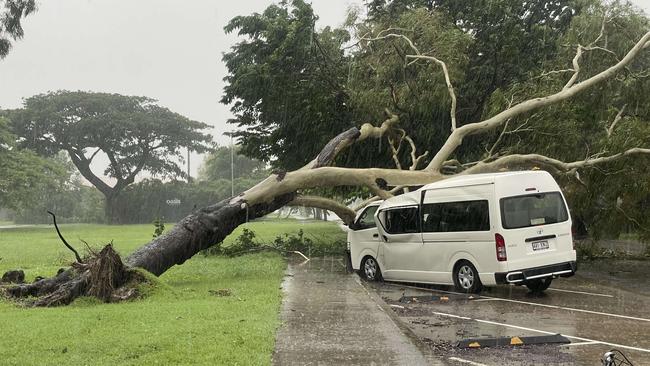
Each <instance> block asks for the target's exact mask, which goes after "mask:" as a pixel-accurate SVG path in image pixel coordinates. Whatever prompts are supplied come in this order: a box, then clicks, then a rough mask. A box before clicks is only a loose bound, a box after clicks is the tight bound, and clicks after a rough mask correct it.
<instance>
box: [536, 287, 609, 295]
mask: <svg viewBox="0 0 650 366" xmlns="http://www.w3.org/2000/svg"><path fill="white" fill-rule="evenodd" d="M547 290H552V291H561V292H570V293H572V294H581V295H591V296H602V297H614V295H607V294H597V293H595V292H584V291H573V290H565V289H561V288H548V289H547Z"/></svg>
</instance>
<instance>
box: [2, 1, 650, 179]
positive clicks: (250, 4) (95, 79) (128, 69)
mask: <svg viewBox="0 0 650 366" xmlns="http://www.w3.org/2000/svg"><path fill="white" fill-rule="evenodd" d="M37 2H38V6H39V10H38V12H37V13H35V14H33V15H31V16H29V17H28V18H26V19H25V20H24V22H23V26H24V29H25V38H24V39H23V40H21V41H19V42H16V43H15V44H14V46H13V49H12V50H11V51H10V53H9V55H8V56H7V57H6V58H5V59H4V60H2V61H0V108H17V107H20V106H21V103H22V102H21V101H22V98H24V97H29V96H31V95H34V94H38V93H43V92H47V91H51V90H59V89H67V90H91V91H102V92H114V93H120V94H127V95H143V96H148V97H152V98H155V99H158V100H159V101H160V104H161V105H163V106H165V107H168V108H169V109H171V110H173V111H175V112H178V113H180V114H183V115H185V116H187V117H189V118H191V119H195V120H198V121H202V122H205V123H208V124H210V125H212V126H215V127H214V129H213V130H212V131H211V133H212V134H213V136H214V138H215V140H216V141H218V142H220V143H222V144H226V143H228V140H227V138H226V137H224V136H223V133H224V132H226V131H227V130H229V129H231V128H232V127H231V126H228V125H226V120H227V119H228V118H230V112H229V110H228V107H227V106H224V105H222V104H220V103H219V98H220V95H221V91H222V89H223V82H222V78H223V77H224V76H225V75H226V69H225V66H224V65H223V63H222V62H221V55H222V53H224V52H227V51H228V50H229V48H230V46H231V45H233V44H234V43H235V42H236V37H235V36H234V35H226V34H224V32H223V27H224V25H225V24H226V23H227V22H228V20H230V19H231V18H233V17H235V16H237V15H245V14H250V13H252V12H261V11H263V10H264V8H266V7H267V6H268V5H269V4H271V3H272V1H265V0H257V1H255V0H236V1H215V0H191V1H187V0H186V1H180V0H56V1H54V0H49V1H45V0H41V1H37ZM360 3H362V1H361V0H313V1H312V5H313V7H314V9H315V12H316V14H318V15H319V17H320V20H319V23H318V24H317V26H318V27H319V28H320V27H323V26H325V25H339V24H340V23H341V22H342V21H343V19H344V17H345V14H346V11H347V8H348V7H349V6H350V5H354V4H360ZM634 3H636V4H637V5H639V6H641V7H642V8H644V9H645V10H646V11H647V12H649V13H650V0H636V1H634ZM193 160H194V161H195V162H197V159H193ZM197 165H198V164H196V163H194V164H193V167H192V171H193V175H194V173H195V172H196V168H197Z"/></svg>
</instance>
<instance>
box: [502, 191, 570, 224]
mask: <svg viewBox="0 0 650 366" xmlns="http://www.w3.org/2000/svg"><path fill="white" fill-rule="evenodd" d="M568 219H569V214H568V213H567V210H566V204H565V203H564V200H563V199H562V195H560V192H548V193H535V194H529V195H524V196H514V197H506V198H502V199H501V221H502V224H503V228H504V229H519V228H523V227H529V226H539V225H548V224H555V223H558V222H564V221H567V220H568Z"/></svg>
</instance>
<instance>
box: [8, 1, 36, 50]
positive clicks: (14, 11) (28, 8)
mask: <svg viewBox="0 0 650 366" xmlns="http://www.w3.org/2000/svg"><path fill="white" fill-rule="evenodd" d="M35 11H36V0H0V59H3V58H5V56H7V54H8V53H9V50H11V41H12V40H14V41H15V40H18V39H21V38H23V35H24V34H25V33H24V32H23V27H22V24H21V20H22V18H24V17H26V16H28V15H29V14H31V13H33V12H35Z"/></svg>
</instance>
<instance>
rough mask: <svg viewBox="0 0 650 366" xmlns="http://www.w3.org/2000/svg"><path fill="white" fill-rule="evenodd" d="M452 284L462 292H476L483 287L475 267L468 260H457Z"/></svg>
mask: <svg viewBox="0 0 650 366" xmlns="http://www.w3.org/2000/svg"><path fill="white" fill-rule="evenodd" d="M454 285H455V286H456V290H457V291H459V292H464V293H477V292H480V291H481V289H482V288H483V284H482V283H481V279H480V278H479V277H478V271H477V270H476V267H474V265H473V264H472V263H470V262H468V261H461V262H458V264H457V265H456V267H454Z"/></svg>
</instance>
